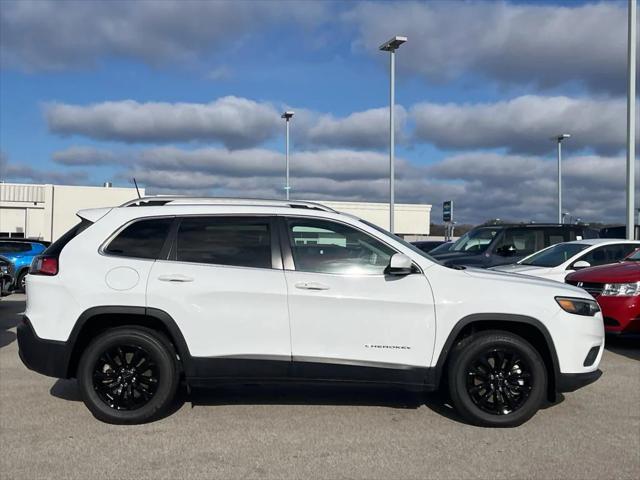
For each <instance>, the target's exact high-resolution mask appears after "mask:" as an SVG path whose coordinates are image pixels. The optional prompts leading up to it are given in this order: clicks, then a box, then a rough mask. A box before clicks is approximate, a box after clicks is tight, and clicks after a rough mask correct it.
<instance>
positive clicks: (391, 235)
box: [359, 218, 440, 264]
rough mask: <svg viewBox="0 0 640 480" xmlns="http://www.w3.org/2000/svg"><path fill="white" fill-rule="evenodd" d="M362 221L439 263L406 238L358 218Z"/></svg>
mask: <svg viewBox="0 0 640 480" xmlns="http://www.w3.org/2000/svg"><path fill="white" fill-rule="evenodd" d="M359 220H360V221H361V222H362V223H364V224H365V225H367V226H369V227H371V228H373V229H374V230H376V231H378V232H380V233H382V234H384V236H385V237H389V238H391V239H393V240H395V241H396V242H400V243H401V244H402V245H404V246H405V247H407V248H409V249H411V250H412V251H414V252H416V253H417V254H418V255H420V256H421V257H424V258H426V259H428V260H430V261H432V262H433V263H438V264H439V263H440V262H439V261H438V260H436V259H435V258H433V257H432V256H431V255H429V254H427V253H425V252H423V251H422V250H420V249H419V248H418V247H416V246H415V245H412V244H411V243H409V242H407V241H406V240H403V239H402V238H400V237H398V236H397V235H394V234H393V233H391V232H388V231H386V230H385V229H384V228H380V227H379V226H377V225H374V224H373V223H371V222H367V221H366V220H363V219H361V218H360V219H359Z"/></svg>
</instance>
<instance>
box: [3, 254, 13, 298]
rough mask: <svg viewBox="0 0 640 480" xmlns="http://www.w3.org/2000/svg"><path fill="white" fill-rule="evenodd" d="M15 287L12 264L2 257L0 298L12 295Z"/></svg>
mask: <svg viewBox="0 0 640 480" xmlns="http://www.w3.org/2000/svg"><path fill="white" fill-rule="evenodd" d="M12 286H13V267H12V266H11V262H10V261H9V260H7V259H6V258H4V257H2V256H0V298H2V297H5V296H7V295H9V293H11V287H12Z"/></svg>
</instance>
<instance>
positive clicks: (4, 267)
mask: <svg viewBox="0 0 640 480" xmlns="http://www.w3.org/2000/svg"><path fill="white" fill-rule="evenodd" d="M0 273H9V267H8V266H7V265H0Z"/></svg>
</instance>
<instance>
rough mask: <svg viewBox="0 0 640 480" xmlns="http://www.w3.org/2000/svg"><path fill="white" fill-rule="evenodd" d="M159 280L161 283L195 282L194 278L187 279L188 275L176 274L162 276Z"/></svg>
mask: <svg viewBox="0 0 640 480" xmlns="http://www.w3.org/2000/svg"><path fill="white" fill-rule="evenodd" d="M158 280H160V281H161V282H177V283H184V282H193V277H187V276H186V275H180V274H174V275H160V276H159V277H158Z"/></svg>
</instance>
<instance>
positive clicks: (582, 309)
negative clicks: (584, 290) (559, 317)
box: [556, 297, 600, 317]
mask: <svg viewBox="0 0 640 480" xmlns="http://www.w3.org/2000/svg"><path fill="white" fill-rule="evenodd" d="M556 302H558V305H560V308H562V309H563V310H564V311H565V312H569V313H573V314H575V315H584V316H586V317H593V316H594V315H595V314H596V313H598V312H599V311H600V307H599V306H598V302H596V301H595V300H588V299H586V298H569V297H556Z"/></svg>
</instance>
